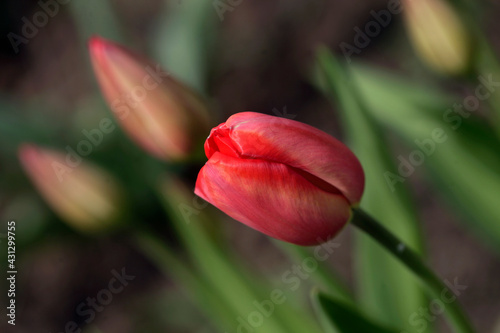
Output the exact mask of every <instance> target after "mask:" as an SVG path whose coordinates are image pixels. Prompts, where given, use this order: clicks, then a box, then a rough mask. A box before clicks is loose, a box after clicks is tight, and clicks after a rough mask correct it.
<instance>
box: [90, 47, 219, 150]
mask: <svg viewBox="0 0 500 333" xmlns="http://www.w3.org/2000/svg"><path fill="white" fill-rule="evenodd" d="M89 48H90V56H91V59H92V64H93V67H94V72H95V74H96V76H97V79H98V82H99V84H100V87H101V90H102V92H103V94H104V97H105V98H106V100H107V102H108V104H109V106H110V108H111V109H112V111H113V113H114V114H115V116H116V117H117V119H118V120H119V121H120V123H121V125H122V126H123V128H125V130H126V131H127V132H128V134H129V135H130V136H131V137H132V138H133V139H134V140H135V141H136V142H137V143H138V144H139V145H140V146H141V147H143V148H144V149H145V150H147V151H148V152H149V153H151V154H153V155H154V156H156V157H158V158H160V159H164V160H179V159H184V158H186V157H188V156H189V155H190V153H191V152H192V151H193V149H194V148H195V147H196V146H197V140H202V139H203V136H204V135H205V133H206V132H207V131H208V129H209V125H208V112H207V108H206V106H205V105H204V103H203V102H202V100H201V98H200V97H199V96H197V95H196V94H195V93H194V92H193V91H192V90H191V89H190V88H188V87H186V86H185V85H183V84H182V83H180V82H179V81H177V80H176V79H174V78H172V77H171V76H170V75H169V74H168V73H167V72H165V71H163V70H162V69H161V68H160V66H159V65H153V64H152V63H151V62H149V61H147V60H145V59H143V58H142V57H140V56H138V55H136V54H134V53H133V52H131V51H129V50H127V49H125V48H124V47H122V46H120V45H117V44H115V43H112V42H110V41H107V40H104V39H102V38H100V37H93V38H91V39H90V41H89Z"/></svg>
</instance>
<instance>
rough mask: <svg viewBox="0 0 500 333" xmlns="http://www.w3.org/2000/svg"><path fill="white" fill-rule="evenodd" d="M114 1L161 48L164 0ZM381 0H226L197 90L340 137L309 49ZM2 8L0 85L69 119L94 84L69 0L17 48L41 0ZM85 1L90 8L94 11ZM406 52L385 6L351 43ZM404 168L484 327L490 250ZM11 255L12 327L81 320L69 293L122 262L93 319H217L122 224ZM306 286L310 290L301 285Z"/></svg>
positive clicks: (497, 25)
mask: <svg viewBox="0 0 500 333" xmlns="http://www.w3.org/2000/svg"><path fill="white" fill-rule="evenodd" d="M73 1H84V0H73ZM186 1H195V0H180V1H178V4H176V5H177V6H183V4H184V2H186ZM111 3H112V7H113V9H114V10H115V12H116V13H117V16H118V19H119V23H120V24H121V26H122V27H123V29H124V30H123V31H122V33H123V34H124V35H125V36H126V37H127V40H128V41H129V44H128V45H127V46H128V47H130V48H133V49H135V50H137V51H139V52H141V53H143V54H146V55H148V56H149V57H150V58H152V59H153V60H154V61H160V60H161V59H156V58H154V50H153V49H152V48H151V45H152V42H153V41H154V38H156V36H155V31H156V29H157V28H158V26H159V25H160V24H161V22H162V20H163V19H164V17H165V16H167V14H166V13H168V11H169V9H168V8H167V6H166V4H165V2H163V1H160V0H144V1H140V2H136V1H125V0H114V1H112V2H111ZM386 7H387V1H381V0H365V1H347V0H335V1H320V0H312V1H298V0H287V1H285V0H282V1H243V2H242V3H241V4H240V5H238V6H237V7H236V8H235V10H234V11H232V12H227V13H226V14H225V19H224V20H223V21H222V22H220V24H219V26H218V31H217V34H216V41H215V43H214V46H211V47H210V48H207V49H206V50H205V54H203V55H202V56H206V57H207V59H210V60H209V62H208V66H209V67H208V68H209V71H208V75H207V82H206V87H207V91H206V92H205V94H206V95H207V96H209V97H210V100H211V102H212V104H213V108H214V109H215V110H217V112H218V113H215V114H216V115H217V117H218V119H217V121H218V122H221V121H223V120H224V119H226V117H227V116H229V115H231V114H233V113H236V112H240V111H245V110H251V111H257V112H262V113H268V114H273V112H274V111H273V110H278V111H279V112H284V110H286V113H288V114H289V115H291V116H294V117H295V118H294V119H296V120H299V121H302V122H306V123H309V124H311V125H313V126H316V127H318V128H321V129H323V130H325V131H327V132H329V133H332V134H333V135H335V136H337V137H340V138H341V137H342V130H341V128H340V127H339V122H338V120H337V112H336V111H335V110H334V109H333V108H332V107H331V105H330V103H329V102H328V101H327V100H326V99H325V98H324V97H322V96H321V94H320V93H319V92H317V91H316V90H315V89H314V88H313V87H312V86H311V85H310V83H309V80H308V73H309V71H310V68H311V67H310V66H311V64H312V63H313V60H314V49H315V47H316V46H318V45H319V44H325V45H327V46H328V47H329V48H332V49H333V50H335V51H337V52H339V44H340V43H341V42H347V43H350V44H352V42H353V37H354V31H353V28H354V27H357V26H358V27H363V26H364V25H365V23H366V22H368V21H370V20H372V19H373V18H372V17H371V15H370V11H371V10H375V11H377V10H380V9H385V8H386ZM492 7H493V8H494V11H492V12H489V13H488V16H487V17H485V18H484V22H482V24H483V25H484V26H486V27H487V31H488V32H489V37H490V38H491V40H494V41H495V43H496V44H495V47H496V50H497V51H500V47H499V43H500V34H499V33H498V32H499V31H500V30H499V29H500V21H498V20H497V19H496V18H498V16H499V15H500V7H499V6H498V4H494V5H492ZM0 8H1V10H0V12H1V13H0V15H1V16H2V20H1V26H0V29H1V34H0V36H1V37H2V40H3V43H2V44H1V48H0V52H1V53H0V73H1V75H0V90H1V91H0V92H1V94H2V95H3V96H6V97H7V98H8V99H10V100H12V101H18V100H25V99H28V100H30V101H35V104H36V101H39V103H40V105H43V108H41V109H40V110H39V111H37V112H39V114H38V117H40V118H41V119H45V120H46V122H47V123H48V124H49V125H50V119H57V120H58V122H63V123H64V122H68V124H69V123H70V122H71V121H73V120H72V119H73V113H74V112H79V110H81V109H82V108H84V109H85V105H86V103H88V100H87V97H88V95H89V92H91V91H95V89H96V82H95V79H94V77H93V75H92V72H91V69H90V63H89V59H88V55H87V53H86V49H85V46H84V45H82V42H81V37H80V36H79V33H78V31H77V27H76V25H75V23H74V20H73V17H72V15H71V13H70V11H69V10H68V7H67V6H61V12H60V13H59V14H58V15H56V16H55V17H54V18H51V19H50V22H49V23H48V24H47V25H46V26H44V27H43V28H41V29H40V31H39V32H38V34H37V35H36V37H34V38H33V39H31V40H30V41H29V43H28V44H27V45H21V46H20V52H19V53H18V54H16V53H14V52H13V49H12V46H11V45H10V43H9V41H8V40H7V38H6V35H7V33H9V32H11V31H13V32H17V33H19V31H20V30H19V29H20V28H21V25H22V21H21V18H22V17H23V16H27V17H31V16H30V13H33V12H35V11H37V10H39V8H38V5H37V1H35V0H33V1H30V0H16V1H11V0H4V1H2V3H1V4H0ZM212 9H213V8H212ZM81 14H82V15H85V16H87V15H90V16H92V15H94V13H91V12H89V13H81ZM206 15H207V16H209V15H213V16H214V19H215V20H218V18H217V13H216V11H215V9H213V11H211V12H207V13H206ZM104 37H106V36H104ZM412 53H413V51H412V50H411V48H410V46H409V45H408V42H407V40H406V37H405V33H404V29H403V25H402V22H401V18H400V17H397V16H394V17H393V20H392V22H391V24H390V25H389V27H387V28H385V29H384V30H383V31H382V33H381V34H380V35H379V36H377V37H375V38H373V39H372V41H371V43H370V45H369V46H368V47H367V48H365V49H363V50H362V52H361V54H360V55H356V56H355V57H356V58H357V59H362V60H364V61H367V62H369V63H372V64H377V65H379V66H381V67H383V68H387V70H391V71H396V72H397V71H400V72H405V71H414V70H415V69H413V68H415V62H416V61H417V60H416V58H415V57H414V56H412ZM401 59H408V60H407V61H401ZM418 68H420V69H419V70H421V67H418ZM167 70H168V68H167ZM443 85H448V86H449V88H450V89H452V90H454V91H457V90H458V91H459V92H463V93H466V90H465V89H464V88H461V87H460V84H459V83H457V82H443ZM11 111H12V112H15V113H18V112H23V110H16V109H12V110H11ZM105 112H106V108H105V107H104V106H103V113H105ZM23 116H24V115H23ZM25 116H26V117H27V118H28V117H32V116H33V115H32V114H31V113H30V114H26V115H25ZM66 136H68V133H66V132H64V131H62V132H61V137H62V139H61V140H64V137H66ZM394 144H395V145H396V146H397V145H398V143H397V142H394ZM12 163H13V162H12V161H0V170H1V171H2V172H11V171H12V170H13V169H16V168H18V166H17V165H13V166H9V165H7V164H12ZM464 177H467V175H464ZM20 181H24V182H26V181H27V180H20ZM410 182H411V185H412V191H413V195H414V197H415V198H416V200H417V202H418V203H419V212H420V218H421V221H422V222H423V231H424V233H425V239H426V240H427V244H426V246H427V249H428V254H429V257H430V262H431V264H432V266H433V267H434V268H435V270H436V271H437V272H438V273H439V274H440V275H441V276H442V277H443V278H447V279H449V280H453V279H455V278H458V280H459V281H460V282H461V283H463V284H465V285H467V286H468V289H467V290H466V291H465V292H464V293H463V294H462V295H461V296H460V302H461V303H462V304H463V305H464V307H465V309H466V311H467V312H468V313H469V314H470V315H471V317H472V320H473V322H474V324H475V325H476V327H477V328H478V332H481V333H482V332H492V330H493V327H494V326H495V324H497V323H496V322H495V321H496V318H498V317H499V316H500V283H499V276H500V261H499V260H498V259H499V258H498V257H497V256H495V255H493V254H492V252H491V251H489V249H488V248H486V247H483V246H482V245H481V244H480V241H479V240H478V239H476V238H473V236H470V234H468V233H467V232H466V231H465V230H464V229H463V228H462V225H461V224H460V223H459V222H458V221H457V220H456V217H454V216H453V215H451V214H450V212H449V211H448V210H447V206H446V205H445V203H444V202H443V201H442V200H441V199H440V197H439V196H438V195H437V194H436V193H433V192H432V191H431V189H429V188H428V187H427V185H426V183H425V179H424V177H423V175H421V174H420V172H419V171H417V173H416V175H414V176H412V177H411V179H410ZM20 196H23V198H24V199H23V200H25V201H24V202H25V204H26V205H27V207H28V208H29V207H32V206H33V207H38V208H36V209H33V211H34V212H39V211H44V212H45V213H47V212H46V211H47V210H48V208H46V207H45V205H44V204H43V202H42V201H41V200H40V199H39V198H38V197H37V195H36V194H35V193H34V191H33V193H32V194H31V195H28V196H26V194H24V193H23V194H22V193H9V195H8V196H7V195H6V193H3V196H2V197H0V217H1V219H2V220H16V221H17V223H18V224H19V225H20V224H26V223H33V224H34V225H33V226H31V225H30V226H26V227H25V229H27V230H29V229H33V228H35V229H36V228H37V226H36V221H37V216H33V215H30V214H31V213H30V209H28V210H26V211H24V212H23V213H22V214H18V213H17V211H16V214H17V215H11V214H12V212H13V210H12V208H9V209H7V207H11V206H10V205H11V204H12V202H13V201H14V200H17V199H18V198H19V197H20ZM31 205H32V206H31ZM14 211H15V210H14ZM36 214H37V213H36ZM151 218H152V219H156V220H157V221H156V222H157V223H163V222H164V219H165V216H163V215H162V214H156V215H152V217H151ZM226 232H227V233H228V234H229V235H230V237H231V238H232V239H233V240H234V246H235V248H236V250H237V251H238V252H240V253H242V254H243V255H244V257H245V258H246V259H247V260H248V262H247V263H246V264H248V265H250V266H251V267H254V268H255V269H257V270H262V271H264V272H266V273H267V275H268V276H270V277H272V279H275V280H276V281H277V283H278V284H279V277H280V276H281V274H282V272H284V271H285V270H287V269H289V268H290V266H291V263H290V262H288V261H287V260H285V258H284V257H283V255H282V254H280V252H279V251H278V250H276V248H275V247H274V246H273V245H272V244H271V242H269V240H268V239H267V238H266V237H264V236H262V235H260V234H258V233H257V232H254V231H253V230H250V229H248V228H246V227H244V226H242V225H240V224H238V223H227V231H226ZM20 237H21V236H20ZM350 239H351V230H350V228H347V229H346V231H345V232H343V233H342V234H341V235H340V236H339V237H338V242H339V243H340V244H341V246H340V248H339V249H338V251H337V252H336V253H335V255H334V256H332V257H331V258H330V259H329V263H330V264H331V265H333V266H334V267H336V268H337V269H338V271H339V273H340V275H341V276H343V277H344V278H345V279H346V281H351V280H352V276H351V269H352V263H351V251H350V248H351V241H350ZM17 260H18V261H17V263H18V271H19V274H18V286H17V288H18V296H17V301H18V319H17V324H16V326H15V329H14V330H12V327H8V326H7V325H6V324H5V321H6V320H5V318H3V319H2V320H1V322H0V330H1V331H2V332H6V331H12V332H19V333H21V332H30V333H32V332H62V331H64V325H65V323H66V322H67V321H68V320H73V319H74V320H76V321H78V320H81V317H80V318H78V317H77V316H76V315H75V310H74V309H75V307H76V306H77V305H78V304H79V303H80V302H82V300H84V299H85V298H86V297H88V296H93V295H95V294H96V293H97V292H98V291H99V290H100V289H102V288H103V287H105V286H106V284H107V283H108V281H109V279H110V278H111V276H112V275H111V270H113V269H116V270H119V269H120V268H121V267H127V272H129V273H130V274H132V275H134V276H136V279H135V280H134V281H133V283H131V284H130V286H129V287H127V288H126V289H125V291H124V292H123V293H121V294H119V295H117V296H116V299H115V300H114V301H113V302H112V303H111V304H110V305H109V306H107V307H106V308H105V309H104V311H102V312H101V313H98V314H97V317H96V319H95V321H94V322H93V324H94V325H95V326H96V327H99V328H100V330H102V332H106V333H113V332H153V331H158V329H160V331H164V332H176V333H181V332H214V329H213V328H212V327H211V326H210V324H209V323H208V322H207V320H206V319H205V318H204V317H203V315H202V314H201V313H200V312H199V311H198V310H197V309H196V305H195V304H194V303H191V302H190V301H189V300H188V298H187V297H186V296H185V295H186V293H185V291H183V290H182V289H181V288H179V286H176V285H175V284H173V283H172V282H171V281H169V279H168V278H165V277H164V276H163V275H162V274H160V273H159V272H158V271H157V270H156V269H155V268H154V267H153V266H152V265H151V264H149V263H148V261H147V260H146V259H145V258H144V257H143V256H142V255H141V254H139V253H138V252H137V251H136V250H134V248H133V246H131V245H130V241H129V239H128V238H127V236H123V235H121V236H120V235H115V236H109V237H104V238H99V239H95V240H93V241H92V242H89V241H88V240H86V239H85V238H83V237H81V236H78V235H77V234H76V233H75V234H73V235H72V236H70V237H64V238H61V237H58V234H56V233H55V234H45V235H44V236H43V237H42V239H40V240H39V241H37V243H36V244H33V245H30V247H29V248H27V249H26V251H24V252H23V253H19V255H18V259H17ZM304 290H305V293H307V288H304ZM0 297H1V298H0V299H1V300H2V301H1V302H0V304H1V305H2V308H4V309H5V307H4V306H5V304H4V303H3V302H4V301H3V299H4V298H5V295H4V294H3V293H2V295H1V296H0ZM416 310H417V309H416ZM2 313H3V311H2ZM437 322H439V323H440V324H439V325H440V326H441V327H442V328H441V330H440V331H441V332H447V330H446V329H445V328H444V326H443V325H442V318H438V319H437ZM182 327H189V329H184V330H183V329H182ZM305 333H306V332H305Z"/></svg>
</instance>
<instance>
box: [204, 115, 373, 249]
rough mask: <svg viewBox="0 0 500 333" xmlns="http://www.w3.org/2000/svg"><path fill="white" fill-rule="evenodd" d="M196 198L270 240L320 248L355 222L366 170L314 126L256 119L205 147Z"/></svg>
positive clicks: (233, 125)
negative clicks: (354, 208) (354, 209)
mask: <svg viewBox="0 0 500 333" xmlns="http://www.w3.org/2000/svg"><path fill="white" fill-rule="evenodd" d="M205 153H206V155H207V157H208V162H207V163H206V164H205V166H204V167H203V168H202V169H201V171H200V173H199V175H198V179H197V181H196V189H195V193H196V194H197V195H199V196H200V197H202V198H203V199H205V200H207V201H208V202H210V203H211V204H213V205H214V206H216V207H217V208H219V209H220V210H222V211H223V212H225V213H226V214H228V215H229V216H231V217H232V218H234V219H236V220H238V221H240V222H242V223H244V224H246V225H248V226H249V227H252V228H254V229H256V230H258V231H260V232H262V233H264V234H267V235H269V236H271V237H274V238H277V239H280V240H283V241H286V242H290V243H294V244H298V245H315V244H318V243H322V242H325V241H327V240H328V239H330V238H332V237H333V236H335V235H336V234H337V233H338V232H339V231H340V230H341V229H342V228H343V227H344V226H345V225H346V224H347V222H348V221H349V219H350V216H351V207H352V206H357V205H358V203H359V201H360V199H361V196H362V194H363V188H364V173H363V169H362V167H361V165H360V163H359V161H358V159H357V158H356V156H354V154H353V153H352V152H351V151H350V150H349V148H347V147H346V146H345V145H344V144H342V143H341V142H340V141H338V140H336V139H334V138H333V137H331V136H330V135H328V134H326V133H324V132H322V131H320V130H318V129H316V128H314V127H311V126H309V125H306V124H303V123H300V122H297V121H294V120H290V119H284V118H279V117H273V116H268V115H264V114H259V113H254V112H242V113H238V114H235V115H233V116H231V117H230V118H229V119H228V120H227V121H226V122H225V123H223V124H221V125H219V126H217V127H215V128H214V129H212V131H211V133H210V136H209V137H208V139H207V141H206V142H205Z"/></svg>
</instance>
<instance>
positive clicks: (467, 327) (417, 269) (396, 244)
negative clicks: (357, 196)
mask: <svg viewBox="0 0 500 333" xmlns="http://www.w3.org/2000/svg"><path fill="white" fill-rule="evenodd" d="M353 211H354V212H353V217H352V220H351V223H352V224H354V225H355V226H356V227H358V228H359V229H361V230H362V231H364V232H365V233H367V234H368V235H369V236H370V237H372V238H373V239H374V240H376V241H377V242H378V243H379V244H380V245H382V246H383V247H384V248H385V249H386V250H388V251H389V252H391V253H392V254H393V255H394V256H396V257H397V258H398V259H399V260H400V261H401V262H402V263H403V264H404V265H405V266H406V267H407V268H409V269H410V270H411V271H412V272H413V273H415V274H416V275H417V276H418V277H419V278H420V279H421V281H422V282H423V284H424V285H425V286H426V287H427V289H428V291H429V292H430V293H431V295H432V297H436V298H437V299H441V298H442V297H443V294H445V293H446V292H445V291H447V290H449V287H447V286H446V285H445V284H444V283H443V282H442V281H441V279H440V278H439V277H438V276H437V275H436V274H434V272H432V270H430V269H429V267H427V265H425V264H424V263H423V261H422V260H421V259H420V258H419V256H418V255H417V254H416V253H415V252H414V251H413V250H411V249H410V248H409V247H408V246H407V245H406V244H404V243H403V242H401V241H400V240H399V239H398V238H397V237H396V236H394V235H393V234H392V233H391V232H390V231H389V230H387V229H386V228H385V227H384V226H382V225H381V224H380V223H379V222H377V221H376V220H375V219H374V218H372V217H371V216H370V215H368V214H367V213H365V212H364V211H362V210H361V209H359V208H355V209H353ZM450 292H451V291H450ZM445 311H446V315H447V317H448V320H449V323H450V325H451V326H453V327H454V329H455V331H456V332H459V333H474V329H473V328H472V325H471V324H470V322H469V320H468V319H467V317H466V316H465V314H464V312H463V310H462V308H461V307H460V305H459V304H458V302H457V301H456V300H454V301H452V302H450V303H447V304H446V310H445Z"/></svg>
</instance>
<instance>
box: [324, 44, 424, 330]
mask: <svg viewBox="0 0 500 333" xmlns="http://www.w3.org/2000/svg"><path fill="white" fill-rule="evenodd" d="M318 66H319V77H318V78H317V81H316V82H318V83H319V85H320V87H321V88H322V89H323V90H324V91H325V93H326V95H327V96H329V97H330V98H332V99H333V98H334V96H335V97H336V99H335V102H336V103H338V104H339V106H340V109H341V110H342V112H341V116H342V120H343V123H344V128H346V131H347V135H348V139H349V142H350V145H351V148H352V149H353V151H354V152H355V153H356V155H357V157H358V158H359V159H360V161H361V164H362V166H363V168H364V171H365V177H366V185H365V192H364V194H363V199H362V202H361V207H362V208H363V209H364V210H365V211H367V212H369V213H370V215H372V216H374V217H375V218H376V219H377V220H379V221H381V222H382V223H383V224H384V226H385V227H386V228H388V229H389V230H391V231H392V232H393V233H394V234H396V235H397V237H399V238H400V239H402V240H403V241H404V242H405V243H407V244H409V246H410V247H411V248H412V249H413V250H415V251H416V252H417V253H421V252H422V239H421V232H420V228H419V225H418V221H417V219H416V212H415V208H414V206H413V204H412V201H411V198H410V196H409V193H408V191H407V189H406V188H405V187H404V186H399V187H398V188H397V189H396V190H395V191H391V189H390V188H389V187H388V186H387V184H386V181H385V179H384V172H386V171H387V170H389V171H393V172H394V171H395V165H394V163H393V162H392V160H391V154H390V151H389V145H388V144H387V142H386V140H385V139H384V135H383V133H382V131H381V130H380V128H378V127H377V126H376V125H375V123H374V122H373V119H372V118H371V117H370V116H369V115H368V114H367V113H366V111H365V109H364V105H363V104H362V103H363V100H362V98H360V96H359V95H357V91H356V89H355V88H354V87H353V84H352V83H353V82H352V79H351V77H350V76H349V75H348V72H347V69H345V68H343V67H342V65H340V63H339V62H338V61H337V60H336V59H335V58H334V57H333V56H332V55H331V54H330V53H329V51H328V50H326V49H321V50H320V51H319V52H318ZM356 269H357V272H356V273H357V274H356V275H357V284H358V286H359V295H358V296H359V297H358V300H359V302H360V304H361V305H362V306H363V308H364V310H365V312H366V313H370V315H373V317H375V318H377V319H379V320H380V321H381V322H382V323H384V324H386V325H390V326H394V327H409V322H408V318H409V317H410V315H411V314H412V313H413V312H414V311H416V310H417V309H419V308H420V307H421V306H422V305H423V302H424V301H425V299H426V298H425V295H424V293H423V291H422V289H421V288H420V286H419V284H418V280H417V279H416V278H415V276H413V274H411V272H409V271H408V270H407V269H406V267H404V266H403V265H402V264H401V263H400V262H398V261H397V260H396V259H395V258H394V257H392V256H391V255H390V254H388V253H387V252H386V251H385V250H384V249H383V248H382V247H380V245H379V244H377V243H376V242H374V241H373V240H372V239H370V238H369V237H368V236H366V235H363V234H362V233H356Z"/></svg>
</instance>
